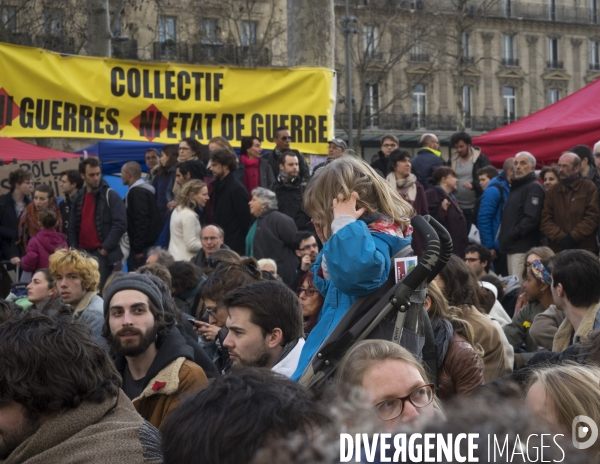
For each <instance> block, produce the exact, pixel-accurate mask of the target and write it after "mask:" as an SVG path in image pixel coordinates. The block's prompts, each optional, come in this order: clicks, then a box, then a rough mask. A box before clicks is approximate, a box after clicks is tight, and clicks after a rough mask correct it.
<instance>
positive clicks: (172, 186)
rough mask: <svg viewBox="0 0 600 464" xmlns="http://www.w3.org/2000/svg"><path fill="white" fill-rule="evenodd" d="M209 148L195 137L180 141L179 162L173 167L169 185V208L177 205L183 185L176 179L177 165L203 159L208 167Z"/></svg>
mask: <svg viewBox="0 0 600 464" xmlns="http://www.w3.org/2000/svg"><path fill="white" fill-rule="evenodd" d="M208 157H209V154H208V150H207V148H206V147H205V146H204V145H202V144H201V143H200V142H198V141H197V140H196V139H193V138H186V139H183V140H182V141H181V142H179V147H178V155H177V163H176V164H174V165H173V166H172V167H171V181H170V182H169V185H168V187H167V200H168V202H169V203H168V206H169V210H171V209H173V208H174V207H175V204H174V203H173V202H174V201H175V197H176V196H177V194H178V193H179V191H180V190H181V187H180V186H179V185H178V184H177V182H176V181H175V176H176V174H177V166H179V163H183V162H185V161H192V160H195V161H198V160H199V161H201V162H202V163H204V166H205V167H206V163H208Z"/></svg>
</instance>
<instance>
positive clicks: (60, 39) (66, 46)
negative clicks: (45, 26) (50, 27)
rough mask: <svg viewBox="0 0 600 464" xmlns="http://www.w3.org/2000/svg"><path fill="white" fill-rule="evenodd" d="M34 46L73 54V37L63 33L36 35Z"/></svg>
mask: <svg viewBox="0 0 600 464" xmlns="http://www.w3.org/2000/svg"><path fill="white" fill-rule="evenodd" d="M34 45H35V46H36V47H40V48H44V49H46V50H52V51H54V52H58V53H65V54H69V55H74V54H75V39H74V38H73V37H67V36H63V35H38V36H37V37H36V38H35V41H34Z"/></svg>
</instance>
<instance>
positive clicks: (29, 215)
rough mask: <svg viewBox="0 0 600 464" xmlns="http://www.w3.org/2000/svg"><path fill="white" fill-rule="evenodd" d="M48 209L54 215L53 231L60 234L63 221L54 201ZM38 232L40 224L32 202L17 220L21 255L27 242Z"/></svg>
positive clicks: (40, 227) (40, 228)
mask: <svg viewBox="0 0 600 464" xmlns="http://www.w3.org/2000/svg"><path fill="white" fill-rule="evenodd" d="M48 208H49V209H51V210H52V211H54V212H55V213H56V227H55V229H56V230H57V231H58V232H62V222H63V221H62V216H61V215H60V211H59V210H58V206H56V201H53V202H52V203H50V205H49V206H48ZM40 230H42V224H41V223H40V221H39V219H38V210H37V209H36V208H35V205H34V204H33V201H32V202H31V203H29V204H28V205H27V206H26V207H25V209H24V210H23V213H22V214H21V218H20V219H19V226H18V234H19V241H18V242H17V244H20V245H21V248H22V249H23V253H25V252H26V251H27V243H28V242H29V240H30V239H32V238H33V237H35V236H36V235H37V234H38V232H39V231H40Z"/></svg>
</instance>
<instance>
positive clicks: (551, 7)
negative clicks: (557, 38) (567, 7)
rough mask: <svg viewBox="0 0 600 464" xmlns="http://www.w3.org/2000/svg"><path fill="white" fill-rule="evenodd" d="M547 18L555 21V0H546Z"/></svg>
mask: <svg viewBox="0 0 600 464" xmlns="http://www.w3.org/2000/svg"><path fill="white" fill-rule="evenodd" d="M548 19H549V20H550V21H556V0H548Z"/></svg>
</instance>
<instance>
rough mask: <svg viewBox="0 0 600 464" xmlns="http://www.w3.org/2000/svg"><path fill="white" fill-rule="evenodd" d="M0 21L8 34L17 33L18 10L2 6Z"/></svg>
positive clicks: (0, 28) (0, 7) (0, 8)
mask: <svg viewBox="0 0 600 464" xmlns="http://www.w3.org/2000/svg"><path fill="white" fill-rule="evenodd" d="M0 21H1V22H2V27H0V30H2V29H4V30H5V31H8V32H13V33H15V32H17V8H16V7H14V6H0Z"/></svg>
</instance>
